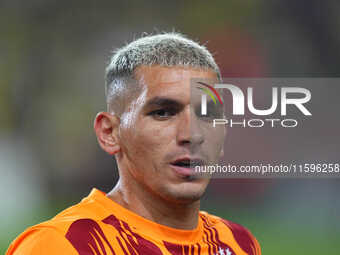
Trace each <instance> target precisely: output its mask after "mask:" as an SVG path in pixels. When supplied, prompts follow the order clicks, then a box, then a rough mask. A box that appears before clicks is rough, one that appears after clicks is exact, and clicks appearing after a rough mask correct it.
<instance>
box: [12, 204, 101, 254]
mask: <svg viewBox="0 0 340 255" xmlns="http://www.w3.org/2000/svg"><path fill="white" fill-rule="evenodd" d="M105 213H106V212H105V209H104V208H103V206H102V205H100V204H99V203H98V202H96V201H89V200H86V199H83V200H82V201H81V202H80V203H78V204H75V205H72V206H70V207H68V208H66V209H65V210H63V211H62V212H60V213H58V214H57V215H56V216H55V217H53V218H52V219H50V220H47V221H44V222H41V223H39V224H37V225H34V226H31V227H29V228H27V229H26V230H25V231H24V232H23V233H21V234H20V235H19V236H18V237H17V238H16V239H15V240H14V241H13V242H12V243H11V245H10V247H9V248H8V250H7V253H6V254H7V255H12V254H42V253H41V252H42V251H44V250H46V251H51V250H53V249H54V248H59V249H57V250H59V251H60V247H63V250H70V252H69V253H65V254H73V253H72V252H73V251H75V250H74V248H73V246H72V245H71V243H70V242H69V240H67V235H68V233H69V232H70V231H72V230H73V229H74V226H77V227H79V225H83V226H94V225H96V224H98V223H97V221H100V219H101V217H103V215H105ZM65 237H66V238H65ZM52 246H55V247H52ZM37 251H40V252H37ZM75 254H76V253H75Z"/></svg>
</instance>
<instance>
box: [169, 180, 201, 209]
mask: <svg viewBox="0 0 340 255" xmlns="http://www.w3.org/2000/svg"><path fill="white" fill-rule="evenodd" d="M206 187H207V184H205V183H190V182H189V183H181V184H177V185H174V186H173V187H169V188H168V189H167V191H166V197H167V198H166V199H167V200H169V201H172V202H174V203H178V204H190V203H194V202H196V201H198V200H200V199H201V197H202V196H203V195H204V192H205V190H206Z"/></svg>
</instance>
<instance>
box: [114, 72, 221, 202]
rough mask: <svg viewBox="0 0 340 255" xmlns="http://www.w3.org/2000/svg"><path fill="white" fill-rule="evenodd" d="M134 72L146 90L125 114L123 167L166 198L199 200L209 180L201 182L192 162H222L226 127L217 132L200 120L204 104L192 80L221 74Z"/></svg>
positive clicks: (121, 136)
mask: <svg viewBox="0 0 340 255" xmlns="http://www.w3.org/2000/svg"><path fill="white" fill-rule="evenodd" d="M135 74H136V78H137V80H139V81H140V86H142V92H141V94H140V96H139V97H138V98H137V99H136V100H134V101H133V102H132V103H131V104H130V105H129V107H127V110H126V111H125V113H124V114H122V116H121V120H120V126H119V144H120V148H121V151H120V155H121V156H120V157H119V160H118V164H119V168H120V170H121V171H129V175H128V176H130V178H134V179H135V180H136V181H137V183H138V184H140V185H142V186H143V187H144V188H146V189H147V190H149V191H151V192H153V193H154V194H156V195H158V196H160V197H161V198H163V199H166V200H169V201H172V202H178V203H187V202H193V201H196V200H198V199H199V198H200V197H201V196H202V195H203V193H204V191H205V189H206V186H207V184H208V182H209V179H208V178H198V176H197V175H195V173H194V169H193V168H190V161H191V162H193V161H194V162H196V163H197V164H213V163H217V162H218V159H219V156H220V152H221V149H222V146H223V140H224V139H223V138H224V127H215V128H213V127H212V123H211V122H209V121H207V120H202V119H200V118H198V117H197V116H196V114H197V113H200V103H201V102H200V100H199V99H200V97H196V96H195V98H196V99H194V98H193V97H192V96H191V93H190V91H191V90H190V86H191V84H190V82H191V79H192V78H202V79H210V80H215V81H217V77H216V74H215V72H213V71H207V70H199V69H192V68H183V67H161V66H152V67H146V66H142V67H139V68H138V69H137V70H136V72H135ZM198 98H199V99H198ZM191 100H195V102H194V103H193V102H191V103H190V101H191ZM196 101H197V102H196ZM121 174H122V173H121Z"/></svg>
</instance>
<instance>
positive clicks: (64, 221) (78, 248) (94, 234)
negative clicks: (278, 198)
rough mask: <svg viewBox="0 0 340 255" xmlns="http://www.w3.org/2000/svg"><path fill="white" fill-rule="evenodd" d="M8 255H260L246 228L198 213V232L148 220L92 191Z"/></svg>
mask: <svg viewBox="0 0 340 255" xmlns="http://www.w3.org/2000/svg"><path fill="white" fill-rule="evenodd" d="M6 254H7V255H28V254H30V255H31V254H34V255H38V254H44V255H46V254H49V255H57V254H58V255H60V254H63V255H139V254H142V255H246V254H248V255H259V254H261V251H260V246H259V244H258V242H257V240H256V239H255V238H254V237H253V236H252V234H251V233H250V232H249V231H248V230H247V229H245V228H244V227H242V226H240V225H238V224H235V223H232V222H230V221H227V220H224V219H221V218H219V217H216V216H213V215H210V214H208V213H206V212H202V211H201V212H200V213H199V221H198V225H197V227H196V228H195V229H194V230H180V229H175V228H170V227H167V226H164V225H160V224H157V223H155V222H152V221H150V220H147V219H145V218H143V217H141V216H139V215H137V214H135V213H133V212H131V211H129V210H127V209H126V208H124V207H122V206H121V205H119V204H117V203H116V202H114V201H112V200H111V199H110V198H108V197H107V196H106V194H105V193H103V192H101V191H99V190H97V189H93V190H92V191H91V193H90V194H89V195H88V196H87V197H86V198H84V199H83V200H82V201H81V202H80V203H78V204H77V205H74V206H72V207H70V208H68V209H66V210H64V211H63V212H61V213H60V214H58V215H57V216H55V217H54V218H52V219H51V220H49V221H46V222H43V223H41V224H38V225H36V226H33V227H30V228H28V229H27V230H26V231H25V232H23V233H22V234H21V235H20V236H19V237H17V239H15V240H14V241H13V242H12V244H11V245H10V247H9V248H8V250H7V253H6Z"/></svg>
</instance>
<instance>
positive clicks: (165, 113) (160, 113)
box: [148, 109, 176, 119]
mask: <svg viewBox="0 0 340 255" xmlns="http://www.w3.org/2000/svg"><path fill="white" fill-rule="evenodd" d="M175 114H176V112H175V111H174V110H170V109H159V110H155V111H152V112H150V113H149V114H148V115H151V116H153V117H155V118H158V119H167V118H170V117H171V116H174V115H175Z"/></svg>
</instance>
